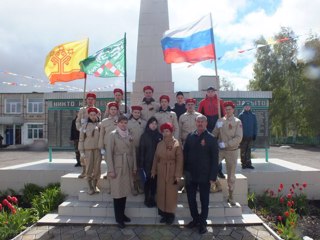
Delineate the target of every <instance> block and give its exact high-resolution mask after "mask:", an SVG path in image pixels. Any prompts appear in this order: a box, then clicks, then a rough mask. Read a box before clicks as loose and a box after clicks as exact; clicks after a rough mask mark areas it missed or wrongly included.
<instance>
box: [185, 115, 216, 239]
mask: <svg viewBox="0 0 320 240" xmlns="http://www.w3.org/2000/svg"><path fill="white" fill-rule="evenodd" d="M196 127H197V130H196V131H194V132H193V133H190V134H189V135H188V137H187V139H186V142H185V144H184V148H183V153H184V174H185V178H186V180H185V181H186V190H187V197H188V203H189V208H190V213H191V216H192V219H193V220H192V221H191V222H190V223H189V224H188V225H187V227H188V228H193V227H196V226H198V225H199V233H200V234H204V233H205V232H207V228H206V224H207V222H206V220H207V217H208V211H209V194H210V185H211V184H213V183H214V182H215V181H216V179H217V174H218V155H219V150H218V143H217V139H216V138H215V137H214V136H213V135H212V134H211V133H209V132H208V131H207V129H206V128H207V118H206V117H205V116H204V115H199V116H197V118H196ZM198 188H199V192H200V202H201V213H200V214H199V212H198V207H197V200H196V194H197V189H198Z"/></svg>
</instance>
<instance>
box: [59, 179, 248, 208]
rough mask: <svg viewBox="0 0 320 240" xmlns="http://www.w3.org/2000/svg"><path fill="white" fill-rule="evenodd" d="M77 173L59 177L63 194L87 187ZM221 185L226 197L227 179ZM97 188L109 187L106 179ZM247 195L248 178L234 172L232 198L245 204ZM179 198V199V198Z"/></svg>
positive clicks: (84, 180) (76, 193)
mask: <svg viewBox="0 0 320 240" xmlns="http://www.w3.org/2000/svg"><path fill="white" fill-rule="evenodd" d="M78 175H79V174H78V173H69V174H66V175H64V176H62V177H61V190H62V192H63V193H64V194H66V195H68V196H74V197H76V196H78V195H79V191H80V190H83V189H85V188H87V187H88V185H87V181H86V179H79V178H78ZM220 182H221V185H222V192H223V197H224V199H226V198H227V197H228V188H227V180H226V179H220ZM98 185H99V188H100V189H104V191H105V192H107V189H110V186H109V183H108V181H107V180H106V179H103V178H101V179H100V181H99V184H98ZM247 195H248V180H247V178H246V177H245V176H244V175H242V174H236V185H235V190H234V199H235V201H237V202H239V203H240V204H241V205H247V204H248V201H247ZM179 200H180V199H179Z"/></svg>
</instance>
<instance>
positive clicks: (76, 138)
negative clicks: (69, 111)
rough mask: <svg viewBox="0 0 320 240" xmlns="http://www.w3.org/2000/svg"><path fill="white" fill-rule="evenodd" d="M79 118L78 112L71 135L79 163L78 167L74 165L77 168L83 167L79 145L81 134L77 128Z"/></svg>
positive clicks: (73, 121) (72, 125) (72, 124)
mask: <svg viewBox="0 0 320 240" xmlns="http://www.w3.org/2000/svg"><path fill="white" fill-rule="evenodd" d="M77 116H78V112H77V113H76V116H75V118H74V119H73V120H72V123H71V133H70V140H71V141H73V144H74V151H75V153H76V159H77V163H76V165H74V166H75V167H81V163H80V152H79V150H78V144H79V134H80V132H79V131H78V130H77V127H76V119H77Z"/></svg>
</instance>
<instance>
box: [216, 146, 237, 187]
mask: <svg viewBox="0 0 320 240" xmlns="http://www.w3.org/2000/svg"><path fill="white" fill-rule="evenodd" d="M223 159H225V160H226V168H227V174H228V176H227V183H228V188H229V191H233V190H234V185H235V182H236V167H237V160H238V149H236V150H231V151H227V150H221V149H220V151H219V162H221V161H222V160H223Z"/></svg>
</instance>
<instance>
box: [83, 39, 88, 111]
mask: <svg viewBox="0 0 320 240" xmlns="http://www.w3.org/2000/svg"><path fill="white" fill-rule="evenodd" d="M88 53H89V38H88V45H87V57H88ZM86 88H87V74H86V73H85V74H84V86H83V98H82V107H84V106H85V102H86Z"/></svg>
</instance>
